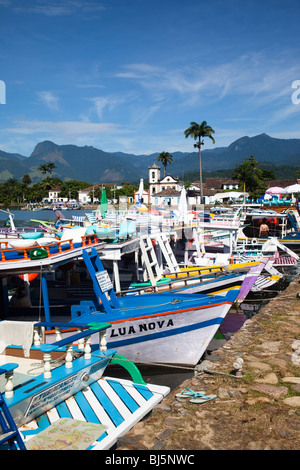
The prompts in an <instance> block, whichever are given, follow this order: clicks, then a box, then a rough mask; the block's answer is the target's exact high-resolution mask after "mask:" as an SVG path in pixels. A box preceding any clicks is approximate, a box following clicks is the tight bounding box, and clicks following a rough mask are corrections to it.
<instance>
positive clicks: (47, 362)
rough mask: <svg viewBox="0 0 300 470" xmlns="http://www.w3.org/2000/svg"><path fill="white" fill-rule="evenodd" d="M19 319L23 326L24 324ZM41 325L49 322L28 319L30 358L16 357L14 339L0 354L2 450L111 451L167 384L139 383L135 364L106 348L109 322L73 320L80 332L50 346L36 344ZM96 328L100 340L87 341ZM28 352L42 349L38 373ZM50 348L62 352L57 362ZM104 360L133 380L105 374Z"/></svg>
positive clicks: (139, 377) (163, 391) (167, 391)
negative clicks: (30, 335)
mask: <svg viewBox="0 0 300 470" xmlns="http://www.w3.org/2000/svg"><path fill="white" fill-rule="evenodd" d="M2 323H3V322H2ZM5 323H7V322H5ZM8 323H9V322H8ZM18 323H19V328H22V323H23V322H18ZM26 323H28V322H26ZM6 326H7V325H6ZM23 326H24V325H23ZM45 326H49V324H44V323H38V324H34V325H32V328H33V331H34V344H33V345H32V346H31V347H30V350H29V352H28V353H27V354H26V355H28V356H29V357H28V358H24V357H20V354H18V352H20V350H21V351H22V347H20V345H18V344H13V345H11V346H10V347H7V348H6V355H5V356H0V360H1V365H0V390H1V391H0V427H1V428H2V433H0V449H21V450H103V449H104V450H107V449H111V448H112V446H114V445H115V444H116V442H117V440H118V438H119V437H120V436H122V435H124V434H125V433H126V432H127V431H128V430H129V429H130V428H131V427H133V426H134V424H136V423H137V422H138V421H140V420H141V419H142V418H143V417H144V416H145V415H146V414H148V413H149V412H150V411H151V410H152V409H153V407H154V406H155V405H156V404H157V403H159V402H160V401H161V400H162V399H163V397H164V396H166V395H167V394H168V393H169V391H170V389H169V388H168V387H164V386H157V385H151V384H147V383H146V382H144V380H143V379H142V376H141V374H140V373H139V370H138V369H137V367H136V366H135V365H134V364H133V363H131V362H130V361H128V359H126V358H124V357H122V356H120V355H118V354H116V351H115V350H111V349H107V346H106V342H105V331H106V330H107V329H109V328H110V325H109V324H105V323H101V324H98V323H93V324H89V325H87V324H84V325H78V328H79V331H80V332H79V333H75V334H74V335H72V336H69V337H68V338H65V339H59V340H58V341H55V342H54V343H53V344H44V343H41V342H40V336H39V329H40V328H42V327H45ZM50 326H53V327H54V326H55V327H56V328H60V327H61V326H65V325H63V324H55V325H53V324H52V325H50ZM7 327H8V328H14V327H15V326H14V325H12V326H10V325H8V326H7ZM95 333H99V342H98V344H97V345H95V346H93V345H92V346H91V345H90V338H91V336H92V335H93V334H95ZM74 342H77V345H75V346H74ZM16 351H17V352H16ZM24 352H25V351H24ZM32 353H35V354H41V355H42V356H41V360H39V361H38V363H37V367H40V370H37V371H36V375H32V358H31V356H30V354H32ZM51 354H52V355H54V354H56V356H57V355H59V356H60V359H59V361H58V360H56V361H51ZM73 355H74V357H73ZM7 360H9V361H13V362H6V361H7ZM26 361H27V362H29V367H30V368H31V371H28V365H27V363H26ZM35 362H37V359H35ZM109 364H118V366H122V367H124V368H125V369H126V370H127V371H128V372H129V373H130V374H131V376H132V380H127V379H117V378H113V377H108V376H104V375H103V374H104V371H105V370H106V368H107V366H108V365H109ZM18 366H20V367H18ZM19 369H20V372H21V373H19V372H18V370H19ZM30 373H31V375H30ZM1 379H2V380H1Z"/></svg>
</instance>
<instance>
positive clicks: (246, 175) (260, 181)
mask: <svg viewBox="0 0 300 470" xmlns="http://www.w3.org/2000/svg"><path fill="white" fill-rule="evenodd" d="M259 165H260V164H259V162H258V161H257V160H256V159H255V158H254V156H253V155H250V157H249V158H248V159H247V160H242V162H241V163H240V164H238V165H236V167H235V169H234V170H233V172H232V178H234V179H237V180H239V181H240V183H242V184H243V186H244V188H245V190H246V191H247V192H248V193H249V194H250V196H251V197H258V196H260V195H261V194H262V193H263V192H264V191H265V189H266V187H265V184H264V181H266V180H268V179H269V176H270V173H269V172H265V171H264V170H262V169H261V168H259Z"/></svg>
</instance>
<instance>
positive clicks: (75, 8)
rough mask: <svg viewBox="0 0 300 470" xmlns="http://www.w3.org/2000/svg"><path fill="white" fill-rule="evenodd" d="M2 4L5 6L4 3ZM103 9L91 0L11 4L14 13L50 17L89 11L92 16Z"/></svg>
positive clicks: (97, 2)
mask: <svg viewBox="0 0 300 470" xmlns="http://www.w3.org/2000/svg"><path fill="white" fill-rule="evenodd" d="M2 1H3V0H2ZM4 1H5V0H4ZM4 5H5V6H6V4H5V3H4ZM7 6H9V4H8V5H7ZM105 9H106V8H105V6H104V5H103V4H102V3H100V2H99V1H93V0H91V1H85V0H63V1H62V0H38V1H35V2H31V6H16V5H14V6H13V10H14V11H15V12H16V13H35V14H40V15H44V16H50V17H55V16H69V15H73V14H76V13H80V15H81V16H82V17H85V16H86V15H88V14H90V13H92V14H93V16H94V15H95V14H96V12H100V11H102V10H105Z"/></svg>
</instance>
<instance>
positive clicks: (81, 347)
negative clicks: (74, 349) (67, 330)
mask: <svg viewBox="0 0 300 470" xmlns="http://www.w3.org/2000/svg"><path fill="white" fill-rule="evenodd" d="M77 331H78V333H81V332H82V331H83V328H77ZM78 349H79V350H80V351H81V352H83V351H84V338H80V339H79V340H78Z"/></svg>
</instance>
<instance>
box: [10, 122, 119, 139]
mask: <svg viewBox="0 0 300 470" xmlns="http://www.w3.org/2000/svg"><path fill="white" fill-rule="evenodd" d="M15 124H16V126H15V127H13V128H7V129H3V132H6V133H15V134H28V135H30V134H45V135H54V136H55V134H56V135H57V134H59V135H62V134H63V135H65V136H66V137H67V136H70V137H71V136H76V135H86V134H106V133H114V132H116V130H117V129H118V125H117V124H111V123H105V124H103V123H93V122H82V121H57V122H56V121H15Z"/></svg>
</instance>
